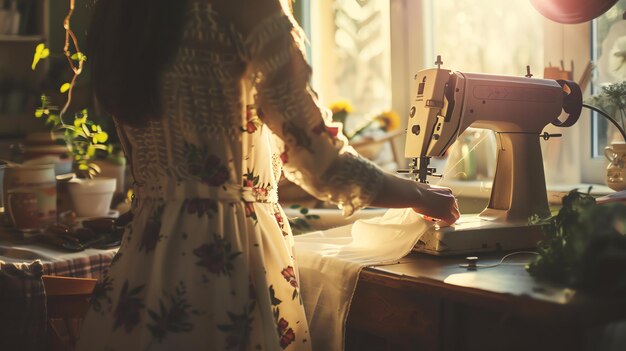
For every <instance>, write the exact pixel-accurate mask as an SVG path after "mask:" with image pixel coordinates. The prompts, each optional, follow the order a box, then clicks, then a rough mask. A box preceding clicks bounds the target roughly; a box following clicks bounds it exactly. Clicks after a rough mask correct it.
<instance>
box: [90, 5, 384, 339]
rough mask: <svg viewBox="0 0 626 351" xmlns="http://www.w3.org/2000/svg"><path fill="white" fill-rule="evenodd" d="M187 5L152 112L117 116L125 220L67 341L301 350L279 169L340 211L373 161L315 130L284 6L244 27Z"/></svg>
mask: <svg viewBox="0 0 626 351" xmlns="http://www.w3.org/2000/svg"><path fill="white" fill-rule="evenodd" d="M276 1H279V0H276ZM186 6H187V7H188V8H187V10H186V14H185V16H186V18H185V25H184V33H183V34H184V35H183V39H182V42H181V45H180V48H179V49H178V52H177V56H176V58H175V60H174V62H173V64H172V65H171V67H169V68H168V69H167V70H166V71H165V72H164V75H163V79H162V87H161V89H162V100H163V105H164V110H165V115H164V117H163V118H162V119H160V120H155V121H152V122H149V123H148V124H146V125H145V126H143V127H141V128H136V127H130V126H126V125H118V133H119V135H120V139H121V140H122V142H123V145H124V148H125V151H126V155H127V156H128V158H129V160H130V163H131V167H132V171H133V175H134V178H135V181H136V185H135V196H136V197H135V201H134V203H133V207H132V213H133V216H134V217H133V221H132V222H131V223H130V224H129V225H128V227H127V229H126V232H125V234H124V239H123V243H122V246H121V247H120V250H119V253H118V254H117V256H116V257H115V259H114V262H113V263H112V265H111V268H110V269H109V271H108V273H107V274H106V275H105V276H104V277H103V278H102V279H100V281H99V282H98V284H97V285H96V287H95V290H94V296H93V299H92V304H91V308H90V310H89V312H88V314H87V316H86V318H85V322H84V325H83V329H82V332H81V336H80V340H79V349H80V350H90V351H91V350H220V351H222V350H298V351H299V350H310V349H311V347H312V345H314V343H315V340H310V337H309V331H308V327H307V320H306V317H305V311H304V309H303V307H302V302H301V297H300V295H299V286H298V274H297V268H296V267H297V266H296V264H295V261H294V253H293V237H292V234H291V229H290V228H289V225H288V222H287V221H286V219H285V218H284V213H283V211H282V209H281V207H280V206H279V205H278V203H277V201H278V198H277V194H276V185H277V181H278V179H279V177H280V174H281V166H282V167H283V171H284V173H285V175H286V176H287V177H288V178H289V179H290V180H292V181H294V182H296V183H298V184H300V185H301V186H302V187H303V188H305V189H306V190H308V191H309V192H311V193H312V194H314V195H316V196H317V197H319V198H321V199H324V200H329V201H333V202H335V203H337V204H339V205H340V207H342V208H343V210H344V212H345V213H346V214H350V213H351V212H352V211H354V210H356V209H358V208H360V207H363V206H365V205H367V204H368V203H369V202H370V201H371V199H372V198H373V196H375V194H376V192H377V191H378V189H379V188H380V184H381V179H382V172H381V171H380V169H378V168H377V167H375V166H374V165H372V164H371V163H369V162H368V161H366V160H364V159H361V158H360V157H358V156H356V155H354V154H353V153H352V152H351V149H350V148H349V147H347V143H346V142H345V139H343V138H341V137H339V136H338V134H340V133H338V130H337V128H334V127H333V128H327V127H326V124H325V122H324V116H323V115H324V113H323V111H322V110H321V109H320V108H319V106H318V104H317V102H316V100H315V97H314V94H313V93H312V91H311V90H310V89H309V88H308V79H309V76H310V69H309V67H308V65H307V64H306V62H305V59H304V56H303V54H302V51H301V48H302V38H303V37H302V35H301V29H300V28H299V27H298V25H297V24H296V23H295V21H294V20H293V18H292V17H291V16H290V15H288V14H286V13H288V11H281V12H280V13H276V14H275V15H273V16H270V17H268V18H263V19H259V23H257V24H255V26H254V28H256V29H254V30H253V31H252V32H251V34H250V35H248V36H247V37H244V36H243V35H241V34H240V33H239V32H238V31H237V30H236V28H235V26H234V25H233V24H232V23H231V22H230V21H229V19H228V18H226V17H225V16H221V15H220V14H218V13H216V12H215V10H214V8H213V7H212V6H211V4H210V2H208V1H202V0H196V1H193V0H190V1H188V4H187V5H186ZM251 6H252V7H253V5H251ZM253 10H254V9H247V10H245V9H242V11H253Z"/></svg>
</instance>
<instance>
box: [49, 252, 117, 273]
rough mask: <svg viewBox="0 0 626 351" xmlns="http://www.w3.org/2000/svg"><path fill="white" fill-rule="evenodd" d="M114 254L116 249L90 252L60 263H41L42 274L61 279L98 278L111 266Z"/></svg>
mask: <svg viewBox="0 0 626 351" xmlns="http://www.w3.org/2000/svg"><path fill="white" fill-rule="evenodd" d="M90 251H96V250H90ZM98 251H99V250H98ZM116 252H117V249H115V250H106V251H100V252H90V253H88V254H85V255H80V256H77V257H71V258H68V259H66V260H62V261H55V262H50V261H48V262H42V264H43V272H44V274H45V275H58V276H63V277H74V278H100V276H102V274H103V273H104V271H106V269H107V268H108V267H109V265H111V261H112V260H113V256H115V253H116Z"/></svg>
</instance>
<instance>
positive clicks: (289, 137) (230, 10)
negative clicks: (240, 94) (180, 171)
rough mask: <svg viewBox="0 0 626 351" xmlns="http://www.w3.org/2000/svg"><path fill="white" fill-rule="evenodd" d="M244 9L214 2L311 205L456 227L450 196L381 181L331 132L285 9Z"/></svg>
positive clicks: (384, 177)
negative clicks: (407, 212) (371, 210)
mask: <svg viewBox="0 0 626 351" xmlns="http://www.w3.org/2000/svg"><path fill="white" fill-rule="evenodd" d="M288 1H289V0H288ZM242 2H244V1H243V0H230V1H229V2H227V1H225V0H223V1H218V2H217V3H219V4H221V6H223V8H221V9H220V8H218V11H223V14H224V15H225V16H226V18H228V19H230V20H231V22H232V23H233V25H234V26H235V28H236V29H237V31H238V32H240V33H241V35H242V36H243V38H244V41H245V45H244V46H245V51H246V54H247V55H248V68H249V72H248V74H247V76H248V77H252V78H251V79H252V81H251V82H250V85H251V86H253V87H254V88H255V89H256V92H257V94H256V98H255V103H256V105H257V111H259V117H260V118H261V120H262V121H263V122H264V123H265V124H266V125H267V126H268V127H269V128H270V129H271V130H272V132H273V133H274V134H275V135H277V136H278V138H279V145H278V147H279V149H280V151H281V152H282V156H283V157H281V159H282V160H283V163H284V168H283V170H284V173H285V176H286V177H287V178H288V179H289V180H291V181H292V182H294V183H296V184H298V185H300V186H301V187H302V188H303V189H305V190H306V191H308V192H309V193H311V194H312V195H314V196H315V197H317V198H319V199H321V200H325V201H330V202H333V203H336V204H338V205H339V206H340V207H341V208H342V209H343V211H344V214H345V215H350V214H352V213H353V212H354V211H355V210H358V209H359V208H362V207H365V206H378V207H391V208H409V207H410V208H414V209H415V210H416V211H418V212H420V213H423V214H425V215H428V216H431V217H434V218H438V219H442V220H444V221H446V222H448V223H452V222H454V220H455V219H456V217H458V209H457V208H456V203H455V201H454V197H453V196H452V195H451V193H450V191H449V190H447V189H437V188H431V187H429V186H427V185H421V184H418V183H416V182H413V181H409V180H405V179H402V178H400V177H397V176H394V175H392V174H389V173H385V172H384V171H382V170H381V169H380V168H379V167H378V166H376V165H375V164H373V163H372V162H370V161H369V160H366V159H364V158H362V157H360V156H359V155H358V154H357V153H356V152H355V151H354V149H352V147H350V146H349V145H348V140H347V139H346V138H345V137H344V136H343V134H342V133H341V131H340V127H338V126H335V125H332V123H331V122H330V114H329V111H327V110H326V109H324V108H322V107H321V106H320V104H319V103H318V101H317V96H316V94H315V93H314V92H313V90H312V89H311V88H310V86H309V80H310V74H311V69H310V67H309V65H308V64H307V62H306V59H305V56H304V53H303V51H304V36H303V33H302V29H301V28H300V27H299V26H298V24H297V23H296V22H295V20H294V19H293V17H292V16H291V14H290V11H289V9H288V8H287V5H286V4H287V3H286V2H284V0H283V1H281V0H255V1H245V4H242ZM234 9H237V10H234Z"/></svg>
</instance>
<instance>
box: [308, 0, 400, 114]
mask: <svg viewBox="0 0 626 351" xmlns="http://www.w3.org/2000/svg"><path fill="white" fill-rule="evenodd" d="M311 6H312V12H313V15H312V17H313V21H312V23H311V39H312V46H311V47H312V50H313V55H312V56H313V60H312V61H313V74H314V77H313V81H314V83H316V88H317V89H318V90H319V93H320V95H321V97H322V98H323V99H322V100H323V101H324V102H326V103H332V102H334V101H338V100H347V101H348V102H350V104H351V106H352V107H353V112H352V113H351V115H352V118H349V119H348V120H347V124H348V125H349V124H350V122H354V121H355V120H359V119H360V118H359V117H371V116H373V115H375V114H377V113H380V112H382V111H385V110H388V109H389V108H390V107H391V69H390V47H389V42H390V40H389V0H330V1H311ZM355 123H356V122H355Z"/></svg>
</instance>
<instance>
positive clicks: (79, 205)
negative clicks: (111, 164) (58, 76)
mask: <svg viewBox="0 0 626 351" xmlns="http://www.w3.org/2000/svg"><path fill="white" fill-rule="evenodd" d="M73 10H74V2H73V1H70V8H69V12H68V15H67V17H66V18H65V20H64V28H65V34H66V35H65V45H64V48H63V55H64V56H65V58H67V62H68V65H69V68H70V69H71V72H72V75H71V79H70V81H69V82H65V83H63V84H62V85H61V86H60V88H59V92H60V93H61V94H66V100H65V104H64V106H63V108H62V109H60V110H59V109H58V108H57V107H56V106H54V105H53V104H52V103H51V101H50V99H49V98H48V97H46V96H45V95H43V96H42V98H41V106H40V107H39V108H37V109H36V110H35V117H37V118H45V119H46V121H45V122H46V124H47V125H49V126H51V127H52V130H51V133H58V132H60V133H62V135H63V137H64V140H65V143H66V145H67V147H68V150H69V154H70V155H71V157H72V160H73V169H74V173H75V174H76V177H75V178H73V179H71V180H69V182H68V183H67V186H68V190H69V194H70V197H71V198H72V204H73V209H74V212H75V213H76V215H77V216H79V217H100V216H106V215H108V214H109V212H110V205H111V200H112V197H113V193H114V191H115V185H116V179H115V178H103V177H95V176H96V175H98V174H99V173H100V167H99V166H98V165H97V164H96V163H95V162H94V160H95V157H96V154H97V152H104V153H106V152H107V150H108V147H107V145H106V144H105V143H106V142H107V140H108V134H107V133H106V132H105V131H103V130H102V128H101V127H100V126H99V125H97V124H95V123H93V121H91V120H90V119H89V116H88V111H87V110H86V109H83V110H81V111H79V112H77V113H75V114H74V116H73V121H72V122H71V123H67V122H66V121H65V118H66V116H65V115H66V112H67V110H68V108H69V106H70V104H71V101H72V92H73V89H74V85H75V83H76V80H77V78H78V76H79V75H80V74H81V73H82V71H83V66H84V64H85V62H86V61H87V57H86V56H85V55H84V54H83V53H82V52H81V51H80V48H79V46H78V43H77V40H76V36H75V35H74V33H73V32H72V29H71V26H70V19H71V17H72V13H73ZM71 47H73V48H75V52H71V51H70V48H71ZM49 55H50V49H49V48H47V47H46V46H45V44H39V45H37V47H36V48H35V54H34V56H33V63H32V67H31V68H32V69H33V70H35V69H36V67H37V64H38V63H39V62H40V61H41V60H43V59H46V58H47V57H49Z"/></svg>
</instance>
